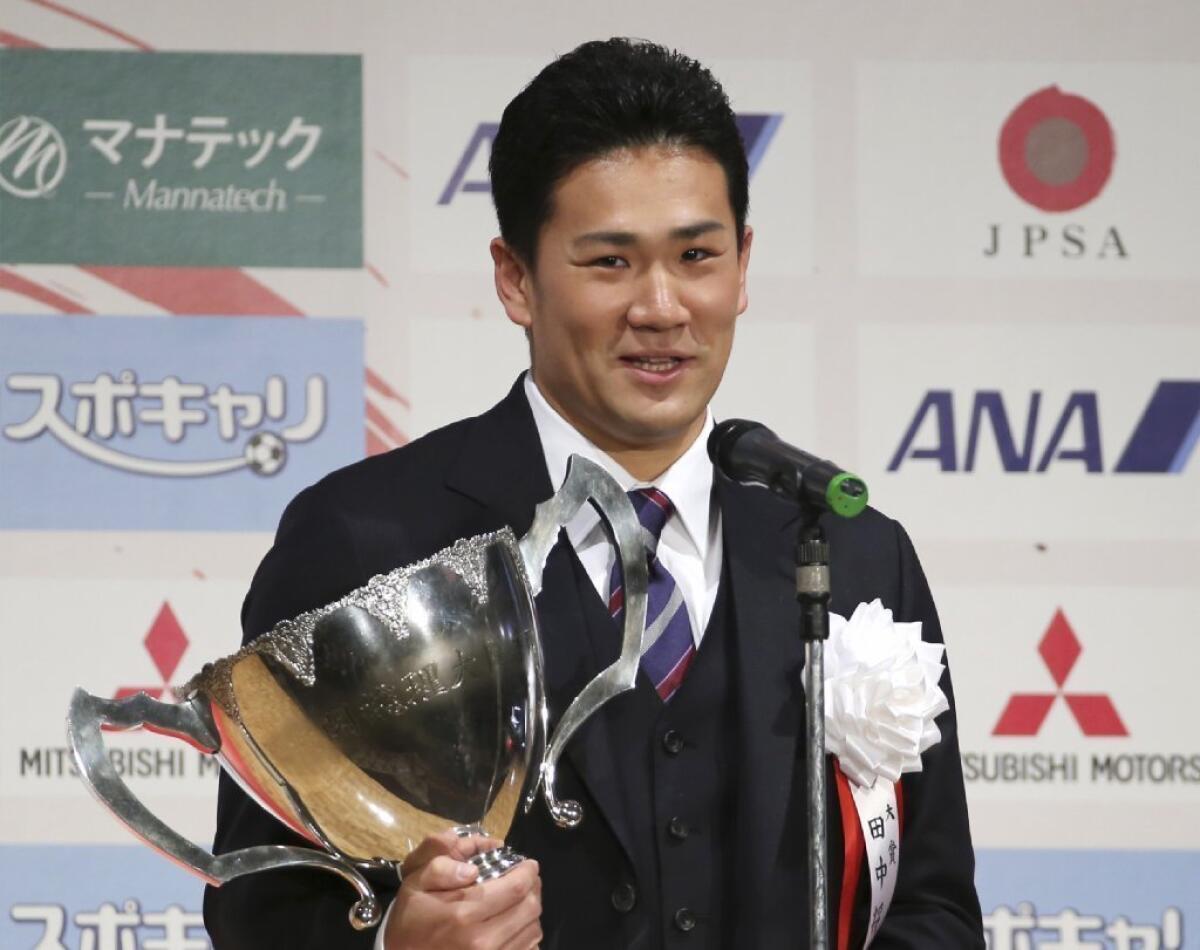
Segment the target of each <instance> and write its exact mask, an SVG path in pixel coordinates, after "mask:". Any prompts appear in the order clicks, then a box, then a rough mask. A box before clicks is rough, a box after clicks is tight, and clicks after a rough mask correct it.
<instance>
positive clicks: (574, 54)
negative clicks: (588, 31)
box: [488, 37, 750, 267]
mask: <svg viewBox="0 0 1200 950" xmlns="http://www.w3.org/2000/svg"><path fill="white" fill-rule="evenodd" d="M654 145H665V146H668V147H676V148H689V147H690V148H699V149H703V150H704V151H705V152H707V153H708V154H709V155H710V156H711V157H712V158H713V159H714V160H715V161H717V162H718V163H719V164H720V165H721V167H722V168H723V169H724V170H725V182H726V186H727V188H728V191H729V204H730V206H731V207H732V209H733V217H734V221H735V222H736V225H737V246H738V250H739V251H740V250H741V246H742V232H743V229H744V227H745V224H746V212H747V210H748V207H749V203H750V199H749V191H748V188H747V180H748V179H749V170H748V168H747V163H746V150H745V147H744V145H743V144H742V138H741V135H740V134H739V132H738V127H737V120H736V118H735V116H734V114H733V109H732V108H731V107H730V105H729V97H728V96H726V95H725V90H724V89H722V88H721V84H720V83H719V82H717V80H716V78H715V77H714V76H713V74H712V73H711V72H709V71H708V70H707V69H706V68H705V67H704V66H702V65H701V64H700V63H698V62H696V60H694V59H692V58H690V57H688V56H685V55H684V54H683V53H680V52H678V51H677V50H669V49H667V48H666V47H664V46H660V45H658V44H657V43H651V42H649V41H646V40H635V39H628V38H624V37H614V38H613V39H609V40H594V41H592V42H589V43H584V44H583V45H582V46H578V47H576V48H575V49H573V50H572V51H571V52H569V53H566V54H564V55H562V56H560V57H558V59H556V60H554V61H553V62H552V63H550V64H549V65H548V66H546V67H545V68H544V69H543V70H542V71H541V72H540V73H538V74H537V76H535V77H534V79H533V80H532V81H531V82H530V83H529V85H527V86H526V87H525V88H524V89H522V90H521V92H520V93H518V94H517V96H516V98H514V99H513V100H512V101H511V102H510V103H509V104H508V106H507V107H505V109H504V115H503V116H502V117H501V120H500V128H499V130H498V131H497V133H496V138H495V141H494V142H493V143H492V155H491V159H490V161H489V162H488V171H489V172H490V174H491V179H492V201H493V202H494V203H495V205H496V218H497V219H498V220H499V222H500V235H501V237H503V238H504V241H505V243H506V244H508V246H509V247H510V248H512V249H513V251H515V252H516V253H517V255H518V256H520V257H521V258H522V259H523V260H524V261H525V263H526V264H527V265H529V266H530V267H532V266H533V264H534V260H535V258H536V251H537V240H538V233H539V231H540V230H541V227H542V225H543V224H544V223H545V222H546V219H547V218H549V217H550V214H551V211H552V208H551V194H552V192H553V190H554V187H555V185H556V184H557V183H558V182H559V181H561V180H562V178H563V177H564V176H566V175H567V174H568V173H569V172H571V171H572V170H573V169H575V168H576V167H578V166H579V165H581V164H583V163H584V162H587V161H590V160H591V159H594V158H599V157H601V156H603V155H607V154H609V153H611V152H614V151H617V150H619V149H623V148H641V147H647V146H654Z"/></svg>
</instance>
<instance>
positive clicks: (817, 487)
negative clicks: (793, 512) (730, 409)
mask: <svg viewBox="0 0 1200 950" xmlns="http://www.w3.org/2000/svg"><path fill="white" fill-rule="evenodd" d="M708 457H709V458H711V459H712V461H713V464H714V465H716V467H717V469H718V470H719V471H720V472H721V474H723V475H724V476H725V477H726V478H729V479H731V480H733V481H735V482H739V483H741V484H743V485H761V486H762V487H763V488H768V489H770V490H771V491H773V492H775V493H776V494H779V495H782V496H783V497H784V498H788V499H790V500H791V501H794V502H797V503H798V504H802V505H808V506H809V507H811V508H814V509H816V510H818V511H831V512H833V513H834V514H835V515H841V516H842V517H843V518H853V517H854V516H855V515H857V514H859V513H860V512H861V511H862V510H863V509H864V508H866V507H867V485H866V483H865V482H864V481H863V480H862V479H861V478H859V477H858V476H857V475H852V474H850V473H849V472H847V471H846V470H845V469H843V468H842V467H841V466H838V465H835V464H834V463H833V462H830V461H829V460H828V459H820V458H817V457H816V456H815V455H809V454H808V453H807V452H803V451H801V450H800V449H798V448H796V447H795V446H794V445H788V444H787V443H786V442H784V441H783V440H782V439H780V438H779V436H777V435H776V434H775V433H774V432H772V431H771V430H770V429H768V428H767V427H766V426H764V425H763V424H762V423H761V422H751V421H749V420H748V419H727V420H725V421H724V422H721V423H718V424H717V425H716V427H714V428H713V431H712V434H711V435H710V436H709V437H708Z"/></svg>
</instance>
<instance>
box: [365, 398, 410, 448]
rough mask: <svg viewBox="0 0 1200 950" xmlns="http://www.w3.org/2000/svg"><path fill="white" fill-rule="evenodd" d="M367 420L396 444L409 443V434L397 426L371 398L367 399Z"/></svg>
mask: <svg viewBox="0 0 1200 950" xmlns="http://www.w3.org/2000/svg"><path fill="white" fill-rule="evenodd" d="M367 421H368V422H370V423H371V425H373V426H375V428H377V429H378V430H379V431H380V432H381V433H382V434H383V435H385V436H387V437H388V438H389V439H391V440H392V441H393V442H394V443H395V445H405V444H407V443H408V436H406V435H405V434H404V433H403V432H401V431H400V430H399V429H397V428H396V426H395V425H394V424H393V423H392V420H390V419H389V418H388V417H387V416H385V415H384V414H383V413H382V412H381V411H380V410H379V407H378V406H375V405H374V404H373V403H372V402H371V401H370V400H367Z"/></svg>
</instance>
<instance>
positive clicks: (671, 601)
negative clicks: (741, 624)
mask: <svg viewBox="0 0 1200 950" xmlns="http://www.w3.org/2000/svg"><path fill="white" fill-rule="evenodd" d="M629 500H630V501H632V502H633V508H634V511H636V512H637V516H638V521H640V522H641V524H642V539H643V540H644V541H645V543H646V556H647V560H648V561H649V568H650V570H649V573H650V588H649V590H648V592H647V595H648V596H647V601H648V603H647V605H646V634H645V636H644V637H643V638H642V663H641V666H642V670H644V671H645V673H646V675H647V676H649V677H650V682H651V683H653V684H654V688H655V689H656V690H657V691H658V695H659V697H660V698H661V699H662V701H663V702H666V701H667V700H669V699H670V698H671V697H672V696H674V695H675V691H676V690H678V689H679V686H680V684H681V683H682V682H683V676H684V674H685V673H686V672H687V669H688V666H690V665H691V662H692V659H693V657H695V655H696V644H695V641H694V640H693V638H692V623H691V620H690V619H688V612H687V607H686V606H685V605H684V603H683V592H682V591H681V590H680V589H679V585H678V584H676V583H675V578H673V577H672V576H671V575H670V573H668V571H667V569H666V568H665V567H663V565H662V562H661V561H659V559H658V553H657V551H658V539H659V538H660V537H661V536H662V530H663V525H665V524H666V523H667V519H668V518H670V517H671V514H672V513H673V512H674V511H675V506H674V505H672V504H671V499H670V498H668V497H667V496H666V495H664V494H663V493H662V492H660V491H659V490H658V489H657V488H635V489H634V490H633V491H631V492H630V493H629ZM609 590H611V591H612V593H611V594H609V597H608V612H609V613H610V614H612V616H613V617H614V618H617V619H619V618H620V616H621V613H622V610H623V608H624V606H625V590H624V588H623V586H622V577H621V563H620V561H618V562H617V563H616V564H614V565H613V571H612V579H611V582H610V584H609Z"/></svg>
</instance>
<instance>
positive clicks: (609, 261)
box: [592, 254, 628, 268]
mask: <svg viewBox="0 0 1200 950" xmlns="http://www.w3.org/2000/svg"><path fill="white" fill-rule="evenodd" d="M592 266H593V267H607V268H616V267H627V266H628V265H627V264H626V262H625V258H623V257H617V255H615V254H605V255H604V256H603V257H597V258H596V259H595V260H594V261H592Z"/></svg>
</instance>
